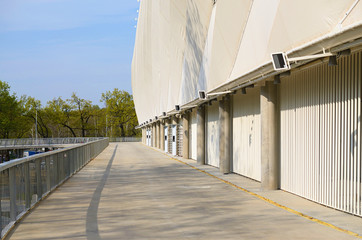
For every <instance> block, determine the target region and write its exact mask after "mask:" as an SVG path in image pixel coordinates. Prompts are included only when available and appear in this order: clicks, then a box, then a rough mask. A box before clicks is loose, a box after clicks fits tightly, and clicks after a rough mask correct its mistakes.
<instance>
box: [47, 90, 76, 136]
mask: <svg viewBox="0 0 362 240" xmlns="http://www.w3.org/2000/svg"><path fill="white" fill-rule="evenodd" d="M45 112H46V114H47V116H48V118H49V119H50V121H51V122H52V123H53V124H54V125H55V127H53V128H55V129H56V130H57V132H58V134H57V135H58V137H65V136H67V135H66V134H65V133H64V132H63V131H62V128H65V129H67V130H69V131H70V133H71V134H72V136H73V137H76V136H77V135H76V133H75V129H74V127H73V122H74V120H73V116H72V115H73V114H72V107H71V106H70V105H69V104H68V103H67V102H66V101H64V100H63V99H61V98H60V97H58V98H57V99H53V100H52V101H49V102H48V104H47V106H46V108H45Z"/></svg>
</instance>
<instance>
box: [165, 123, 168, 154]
mask: <svg viewBox="0 0 362 240" xmlns="http://www.w3.org/2000/svg"><path fill="white" fill-rule="evenodd" d="M164 133H165V136H164V138H165V139H164V141H165V149H164V150H165V152H168V127H167V126H166V127H164Z"/></svg>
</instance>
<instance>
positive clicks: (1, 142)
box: [0, 137, 103, 147]
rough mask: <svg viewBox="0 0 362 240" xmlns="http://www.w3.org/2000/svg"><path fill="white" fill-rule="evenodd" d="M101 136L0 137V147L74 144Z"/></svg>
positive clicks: (94, 139) (95, 139)
mask: <svg viewBox="0 0 362 240" xmlns="http://www.w3.org/2000/svg"><path fill="white" fill-rule="evenodd" d="M99 139H103V138H99V137H98V138H96V137H87V138H83V137H77V138H38V139H34V138H18V139H0V147H9V146H21V145H26V146H29V145H52V144H76V143H88V142H93V141H97V140H99Z"/></svg>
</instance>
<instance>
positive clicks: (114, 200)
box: [10, 143, 356, 240]
mask: <svg viewBox="0 0 362 240" xmlns="http://www.w3.org/2000/svg"><path fill="white" fill-rule="evenodd" d="M209 168H210V169H211V167H209ZM10 239H21V240H25V239H356V238H355V237H352V236H351V235H348V234H346V233H343V232H340V231H337V230H335V229H333V228H330V227H326V226H323V225H321V224H318V223H315V222H313V221H310V220H307V219H305V218H302V217H300V216H298V215H295V214H292V213H290V212H288V211H285V210H283V209H281V208H278V207H276V206H273V205H271V204H269V203H267V202H265V201H262V200H260V199H258V198H256V197H254V196H252V195H250V194H247V193H245V192H243V191H241V190H239V189H237V188H235V187H233V186H230V185H228V184H225V183H223V182H221V181H219V180H218V179H215V178H213V177H210V176H208V175H206V174H205V173H202V172H200V171H197V170H195V169H193V168H191V167H190V166H187V165H184V164H182V163H179V162H177V161H175V160H174V159H171V158H170V157H168V156H166V155H164V154H162V153H160V152H158V151H155V150H153V149H150V148H148V147H146V146H144V145H142V144H140V143H118V144H114V143H112V144H110V146H109V147H108V148H107V149H106V150H105V151H104V152H103V153H101V154H100V155H99V156H98V157H97V158H96V159H95V160H93V161H92V162H90V163H89V164H88V165H87V166H86V167H85V168H83V169H82V170H81V171H80V172H79V173H77V174H76V175H75V176H73V177H72V178H71V179H70V180H68V181H67V182H66V183H65V184H64V185H62V186H61V187H60V188H58V189H57V190H56V191H55V192H54V193H52V194H51V195H50V196H49V197H48V198H47V199H45V200H44V201H43V202H42V203H41V204H40V205H39V206H38V207H37V208H35V209H34V210H33V211H32V212H31V213H30V214H29V215H28V216H27V217H26V218H25V219H24V220H23V221H22V222H21V223H20V224H19V225H18V226H17V228H16V229H15V231H14V232H13V234H12V235H10Z"/></svg>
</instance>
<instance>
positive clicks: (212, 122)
mask: <svg viewBox="0 0 362 240" xmlns="http://www.w3.org/2000/svg"><path fill="white" fill-rule="evenodd" d="M206 118H207V121H206V127H207V131H206V134H207V136H206V163H207V164H209V165H211V166H214V167H219V163H220V160H219V152H220V150H219V147H220V146H219V126H220V122H219V104H218V103H217V102H214V103H213V105H212V106H208V107H207V114H206Z"/></svg>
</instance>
